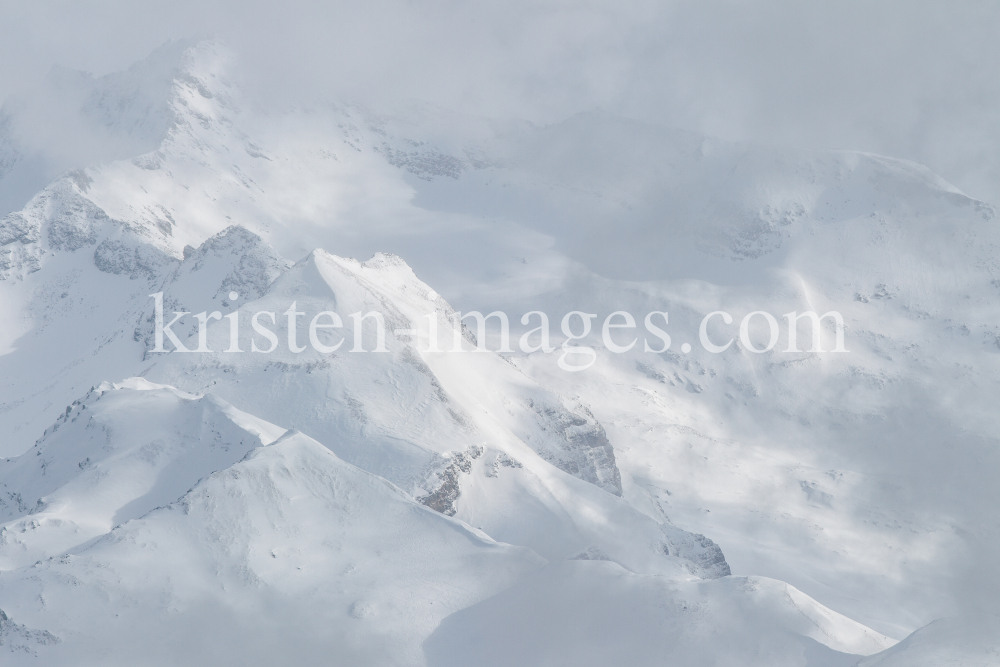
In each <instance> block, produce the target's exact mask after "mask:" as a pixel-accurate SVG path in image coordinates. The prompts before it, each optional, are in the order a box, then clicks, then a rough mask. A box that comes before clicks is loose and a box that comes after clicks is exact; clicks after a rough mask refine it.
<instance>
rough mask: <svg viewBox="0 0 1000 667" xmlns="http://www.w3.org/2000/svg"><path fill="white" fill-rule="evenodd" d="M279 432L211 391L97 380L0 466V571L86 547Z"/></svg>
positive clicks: (230, 462) (240, 457)
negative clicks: (25, 448)
mask: <svg viewBox="0 0 1000 667" xmlns="http://www.w3.org/2000/svg"><path fill="white" fill-rule="evenodd" d="M283 433H284V429H280V428H277V427H275V426H273V425H271V424H269V423H267V422H263V421H261V420H259V419H256V418H254V417H251V416H250V415H247V414H245V413H241V412H240V411H238V410H236V409H234V408H233V407H232V406H230V405H228V404H227V403H225V402H224V401H221V400H219V399H217V398H215V397H212V396H196V395H192V394H185V393H184V392H180V391H177V390H176V389H173V388H171V387H166V386H159V385H154V384H151V383H149V382H147V381H145V380H141V379H139V378H135V379H132V380H129V381H126V382H125V383H123V384H121V385H110V384H108V383H104V384H102V385H101V386H100V387H97V388H96V389H94V390H92V391H91V392H90V393H88V394H87V395H86V396H85V397H83V398H82V399H81V400H77V401H73V403H72V404H71V405H69V406H67V408H66V412H65V413H64V414H63V415H62V416H61V417H60V418H59V419H58V420H57V421H56V423H55V424H53V425H52V426H51V427H49V428H48V429H46V431H45V433H44V434H43V435H42V437H41V438H40V439H39V440H38V442H37V443H36V444H35V446H34V447H32V448H31V450H29V451H28V452H26V453H25V454H23V455H22V456H20V457H18V458H16V459H6V460H4V461H3V462H2V463H0V492H2V494H3V495H2V496H0V520H2V521H3V524H2V525H0V568H2V569H4V570H11V569H17V568H19V567H23V566H26V565H30V564H32V563H34V562H36V561H38V560H44V559H46V558H48V557H50V556H52V555H54V554H57V553H64V552H67V551H71V550H72V549H74V548H75V547H78V546H80V545H83V544H86V543H88V542H90V541H91V540H92V539H94V538H96V537H99V536H101V535H104V534H106V533H108V532H110V531H111V529H112V528H114V527H115V526H118V525H120V524H122V523H125V522H126V521H129V520H130V519H134V518H137V517H140V516H142V515H144V514H146V513H147V512H149V511H150V510H152V509H154V508H156V507H160V506H163V505H166V504H168V503H171V502H173V501H175V500H177V499H178V498H179V497H181V496H182V495H183V494H184V493H186V492H187V491H188V490H189V489H190V488H191V487H192V486H193V485H194V484H195V483H196V482H197V481H198V480H200V479H201V478H203V477H205V476H207V475H209V474H211V473H213V472H215V471H216V470H220V469H222V468H226V467H229V466H230V465H232V464H233V463H235V462H237V461H239V460H240V459H242V458H243V457H244V456H245V455H246V453H247V452H249V451H250V450H251V449H253V448H254V447H259V446H261V445H262V444H270V443H271V442H272V441H274V440H275V439H276V438H277V437H278V436H280V435H282V434H283Z"/></svg>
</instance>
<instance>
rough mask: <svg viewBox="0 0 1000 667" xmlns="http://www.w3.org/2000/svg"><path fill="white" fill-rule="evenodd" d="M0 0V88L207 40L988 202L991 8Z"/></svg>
mask: <svg viewBox="0 0 1000 667" xmlns="http://www.w3.org/2000/svg"><path fill="white" fill-rule="evenodd" d="M624 4H625V3H621V2H605V1H595V2H551V1H549V2H544V1H541V2H540V1H532V2H522V1H521V0H514V1H507V2H503V3H493V4H492V5H485V4H484V3H475V4H473V3H458V2H448V1H436V2H435V1H427V0H424V1H421V2H405V1H388V2H387V1H374V2H364V3H360V2H359V3H351V4H347V3H335V2H294V1H288V2H283V3H276V2H268V3H263V2H247V1H242V2H235V1H230V0H220V1H214V2H213V1H211V0H199V1H197V2H192V1H189V0H172V1H171V2H138V1H136V0H131V1H112V0H106V1H104V2H93V1H91V2H88V1H86V0H74V1H69V2H44V1H40V0H33V1H31V2H25V1H22V2H12V1H10V0H0V7H2V10H0V63H2V65H0V97H2V98H3V99H7V98H9V97H10V96H11V95H12V94H15V93H16V92H17V91H21V90H24V89H25V88H26V87H30V86H31V84H32V83H33V82H35V81H37V80H39V79H40V78H41V77H43V76H44V75H45V73H46V72H47V71H48V70H49V69H50V68H51V67H52V66H53V65H55V64H60V65H64V66H68V67H72V68H77V69H83V70H87V71H90V72H92V73H94V74H95V75H100V74H105V73H107V72H110V71H115V70H119V69H123V68H125V67H127V66H128V65H129V64H130V63H132V62H134V61H135V60H138V59H140V58H143V57H145V56H146V55H147V54H148V53H149V52H150V51H151V50H152V49H154V48H155V47H157V46H159V45H160V44H162V43H163V42H165V41H166V40H168V39H178V38H190V37H199V36H215V37H218V38H221V39H222V40H223V41H225V42H226V43H228V44H229V45H230V46H232V47H233V48H234V49H235V50H236V51H237V52H238V53H239V55H240V57H241V59H242V62H243V65H244V68H243V69H244V72H245V73H247V74H248V75H250V76H251V77H252V78H253V79H254V80H255V81H256V83H257V84H258V86H257V88H258V89H259V90H264V91H267V93H268V94H269V95H272V96H273V97H274V98H275V99H280V100H296V99H303V98H307V97H309V96H312V95H315V94H316V93H317V91H321V92H324V93H325V94H331V95H338V96H342V97H346V98H349V99H353V100H358V101H365V102H370V103H374V104H377V103H378V102H380V101H382V100H393V99H396V98H410V97H416V98H421V99H424V100H427V101H430V102H433V103H437V104H441V105H444V106H447V107H450V108H454V109H457V110H462V111H468V112H474V113H479V114H484V115H489V116H495V117H510V116H517V117H523V118H527V119H530V120H533V121H536V122H547V121H554V120H559V119H561V118H564V117H566V116H568V115H570V114H572V113H575V112H577V111H585V110H592V109H595V108H600V109H604V110H605V111H609V112H613V113H620V114H623V115H627V116H630V117H635V118H639V119H644V120H649V121H655V122H660V123H664V124H668V125H672V126H677V127H683V128H687V129H692V130H698V131H702V132H706V133H709V134H712V135H716V136H721V137H724V138H730V139H743V140H750V141H758V142H764V143H772V144H773V143H777V144H790V145H796V146H803V147H810V148H850V149H859V150H867V151H873V152H879V153H884V154H889V155H895V156H900V157H906V158H910V159H914V160H918V161H921V162H924V163H925V164H928V165H929V166H930V167H931V168H933V169H934V170H936V171H937V172H939V173H940V174H942V175H943V176H944V177H945V178H947V179H948V180H950V181H952V182H953V183H955V184H956V185H958V186H959V187H960V188H962V189H963V190H965V191H966V192H967V193H968V194H970V195H972V196H976V197H979V198H983V199H988V200H991V201H993V202H995V203H1000V185H998V183H1000V155H998V150H997V145H998V140H1000V113H998V109H1000V40H998V35H1000V4H998V3H996V2H992V1H986V0H982V1H975V2H955V1H953V2H947V3H930V2H919V3H917V2H912V1H911V2H882V3H878V2H872V1H870V0H869V1H867V2H854V1H851V0H840V1H838V2H836V3H813V2H798V3H791V2H787V3H785V2H749V1H748V2H740V1H727V2H687V3H672V2H631V3H628V5H627V7H623V5H624Z"/></svg>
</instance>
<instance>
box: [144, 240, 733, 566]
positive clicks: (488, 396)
mask: <svg viewBox="0 0 1000 667" xmlns="http://www.w3.org/2000/svg"><path fill="white" fill-rule="evenodd" d="M257 313H261V314H263V318H262V317H261V316H260V315H257ZM368 313H378V314H379V318H381V319H384V321H385V325H384V327H381V326H380V324H379V322H378V320H377V319H376V318H375V317H374V316H373V317H371V318H366V317H365V315H367V314H368ZM272 315H273V316H272ZM453 315H454V313H453V311H452V310H451V308H450V306H448V304H447V303H446V302H445V301H444V300H443V299H442V298H441V297H440V296H438V295H437V294H436V293H435V292H434V291H433V290H431V289H430V287H428V286H427V285H426V284H424V283H422V282H421V281H419V280H418V279H417V278H416V277H415V276H414V275H413V272H412V270H410V268H409V267H408V266H407V265H406V264H405V263H404V262H402V260H400V259H399V258H396V257H393V256H385V255H377V256H376V257H375V258H373V259H372V260H370V261H368V262H365V263H359V262H357V261H355V260H346V259H342V258H339V257H336V256H333V255H330V254H328V253H326V252H323V251H315V252H313V253H312V254H310V256H309V257H308V258H306V259H305V260H303V261H302V262H300V263H299V264H297V265H296V266H295V267H293V268H292V269H290V270H289V271H287V272H286V273H284V274H283V275H282V276H281V277H279V278H278V279H277V280H276V281H275V282H274V284H273V285H272V286H271V288H270V290H269V291H268V293H267V295H266V296H265V297H264V298H262V299H258V300H256V301H252V302H250V303H248V304H246V305H244V306H242V307H241V308H240V309H239V310H238V311H236V312H235V314H234V316H233V317H231V318H228V319H226V320H219V321H213V322H212V323H210V324H209V325H208V326H207V327H206V331H205V333H204V335H203V339H204V348H205V351H203V352H201V353H183V352H173V353H171V354H169V355H167V356H166V357H164V358H162V359H161V358H160V356H158V355H154V356H152V357H151V359H150V361H151V362H152V366H151V367H150V368H149V370H148V371H143V372H144V375H145V377H148V378H150V379H152V380H155V381H157V382H167V383H171V384H176V385H178V386H180V387H183V388H185V389H188V390H191V391H202V390H206V389H209V388H210V390H211V391H212V392H213V393H215V394H217V395H219V396H222V397H224V398H225V399H226V400H228V401H231V402H233V403H234V404H235V405H239V406H240V407H241V409H244V410H247V411H249V412H251V413H253V414H257V415H260V416H262V417H264V418H265V419H268V420H272V421H276V422H280V423H286V424H291V425H293V426H294V427H295V428H297V429H299V430H301V431H303V432H304V433H307V434H309V435H310V436H312V437H315V438H316V439H317V440H318V441H320V442H322V443H323V444H324V445H326V446H328V447H330V448H331V449H332V450H333V451H334V452H336V453H337V455H338V456H340V457H341V458H343V459H344V460H347V461H349V462H351V463H353V464H355V465H358V466H360V467H362V468H364V469H366V470H368V471H370V472H373V473H376V474H378V475H381V476H383V477H386V478H388V479H390V480H392V481H393V482H395V483H396V484H398V485H400V486H401V487H402V488H403V489H405V490H407V491H408V492H409V493H411V494H412V495H413V497H415V498H418V499H420V500H421V502H423V503H424V504H426V505H428V506H429V507H432V508H434V509H436V510H438V511H440V512H442V513H444V514H448V515H451V516H456V517H457V518H461V519H463V520H465V521H467V522H469V523H470V524H472V525H475V526H477V527H480V528H482V529H484V530H486V531H487V532H488V533H489V534H490V535H491V536H493V537H495V538H496V539H500V540H503V541H506V542H511V543H514V544H522V545H525V546H529V547H531V548H532V549H534V550H535V551H537V552H538V553H540V554H542V555H543V556H545V557H547V558H571V557H584V558H597V557H600V558H603V559H609V560H615V561H617V562H619V563H621V564H622V565H624V566H625V567H627V568H628V569H631V570H634V571H644V572H659V573H664V574H670V575H671V576H681V577H688V576H691V575H692V574H695V575H698V576H722V575H725V574H728V573H729V568H728V565H727V564H726V562H725V559H724V556H723V555H722V552H721V551H720V550H719V548H718V547H717V546H716V545H715V544H714V543H712V542H711V540H709V539H707V538H705V537H703V536H701V535H691V534H689V533H686V532H684V531H681V530H678V529H676V528H674V527H672V526H670V525H669V524H664V525H661V524H659V523H657V522H656V521H654V520H653V519H651V518H649V517H647V516H645V515H644V514H642V513H640V512H637V511H636V510H634V509H633V508H631V507H630V506H629V505H628V504H627V503H626V502H624V501H623V500H621V499H620V498H618V497H617V496H620V495H621V478H620V475H619V472H618V469H617V467H616V464H615V458H614V450H613V448H612V446H611V444H610V442H609V441H608V439H607V436H606V435H605V433H604V429H603V427H602V426H601V425H600V423H599V422H598V421H597V420H596V419H595V418H594V417H593V415H592V414H591V413H590V412H589V410H587V408H586V406H582V405H580V404H579V403H578V402H576V403H574V402H573V401H568V400H565V399H563V398H561V397H559V396H558V395H555V394H553V393H551V392H550V391H548V390H546V389H545V388H544V387H542V386H540V385H538V384H537V383H535V382H533V381H532V380H530V379H529V378H527V377H526V376H524V375H523V374H522V373H520V372H519V371H518V370H517V369H515V368H514V367H512V366H511V365H510V364H509V363H508V362H507V361H505V360H504V359H503V358H501V357H500V356H498V355H496V354H494V353H492V352H489V351H485V350H483V351H477V350H476V349H475V347H474V346H473V343H472V341H470V340H469V339H468V338H472V336H471V335H470V334H469V333H463V332H462V330H461V329H458V328H457V327H456V326H455V324H454V318H453V317H452V316H453ZM255 318H256V325H255ZM262 322H263V324H265V325H267V330H268V331H269V332H270V333H271V336H273V340H272V341H268V340H267V339H266V338H265V337H264V336H262V335H261V333H260V332H259V331H257V330H255V326H260V325H261V323H262ZM314 322H315V323H319V324H323V325H324V329H320V328H319V327H315V326H314V325H313V323H314ZM335 324H336V325H337V326H336V328H334V325H335ZM380 329H382V331H383V333H381V334H380V333H379V330H380ZM431 338H433V344H432V341H431ZM234 341H235V347H234ZM199 344H200V338H199V335H198V334H195V335H193V336H192V337H191V338H188V339H187V340H186V341H184V342H183V343H182V345H183V346H184V347H185V348H186V349H195V348H197V347H198V345H199ZM455 345H458V346H459V347H461V348H464V350H460V351H452V350H453V349H454V348H453V346H455ZM432 348H434V349H436V350H437V351H431V349H432ZM236 349H240V350H242V352H236V351H234V350H236ZM380 349H381V350H382V351H379V350H380ZM253 350H257V351H256V352H254V351H253ZM262 350H270V351H267V352H263V351H262ZM196 388H197V389H196Z"/></svg>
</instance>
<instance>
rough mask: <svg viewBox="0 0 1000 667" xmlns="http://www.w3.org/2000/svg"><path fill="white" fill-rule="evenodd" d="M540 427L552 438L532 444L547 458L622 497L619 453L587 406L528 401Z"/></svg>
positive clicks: (576, 475) (531, 443) (581, 477)
mask: <svg viewBox="0 0 1000 667" xmlns="http://www.w3.org/2000/svg"><path fill="white" fill-rule="evenodd" d="M528 406H529V407H530V408H531V409H532V410H533V411H534V413H535V414H536V415H537V419H538V424H539V426H540V427H541V429H542V430H543V431H545V432H546V433H548V434H551V436H552V437H550V438H545V439H544V440H542V441H537V440H532V441H530V442H528V444H529V445H530V446H531V447H532V448H533V449H534V450H535V451H536V452H538V455H539V456H541V457H542V458H543V459H545V460H546V461H548V462H549V463H551V464H552V465H554V466H556V467H557V468H559V469H560V470H563V471H565V472H568V473H569V474H571V475H573V476H574V477H578V478H580V479H582V480H584V481H586V482H590V483H591V484H594V485H595V486H599V487H600V488H602V489H604V490H605V491H608V492H609V493H613V494H615V495H616V496H621V494H622V477H621V472H619V470H618V466H617V464H616V463H615V450H614V448H613V447H612V446H611V442H610V441H609V440H608V435H607V433H605V431H604V427H603V426H601V423H600V422H599V421H597V419H596V418H595V417H594V415H593V414H592V413H591V412H590V410H589V409H587V408H586V407H585V406H583V405H576V406H571V407H572V408H573V409H572V411H571V410H570V409H568V408H566V407H564V406H561V405H558V404H555V403H548V404H543V403H541V402H540V401H536V400H532V399H529V400H528Z"/></svg>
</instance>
